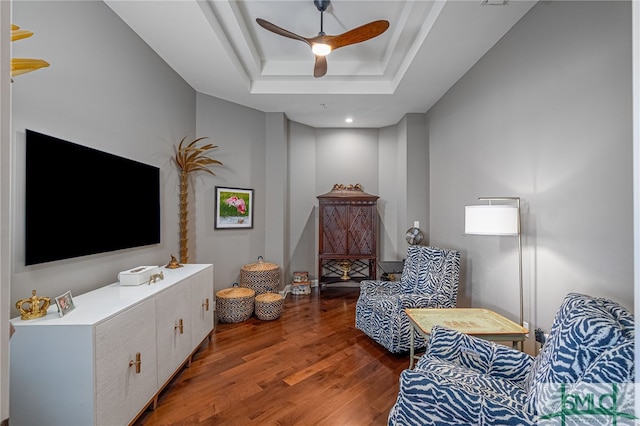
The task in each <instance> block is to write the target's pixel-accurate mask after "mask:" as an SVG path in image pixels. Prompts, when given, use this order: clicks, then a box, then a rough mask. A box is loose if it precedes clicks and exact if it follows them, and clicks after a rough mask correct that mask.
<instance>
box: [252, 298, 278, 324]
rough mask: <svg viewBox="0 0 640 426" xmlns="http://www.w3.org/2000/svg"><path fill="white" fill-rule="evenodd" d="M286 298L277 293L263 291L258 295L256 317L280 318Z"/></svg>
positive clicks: (265, 318) (262, 318) (263, 318)
mask: <svg viewBox="0 0 640 426" xmlns="http://www.w3.org/2000/svg"><path fill="white" fill-rule="evenodd" d="M283 305H284V299H283V297H282V296H281V295H279V294H277V293H263V294H259V295H257V296H256V317H258V319H261V320H263V321H270V320H274V319H278V318H279V317H280V314H281V313H282V306H283Z"/></svg>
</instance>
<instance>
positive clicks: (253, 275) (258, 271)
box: [240, 256, 280, 295]
mask: <svg viewBox="0 0 640 426" xmlns="http://www.w3.org/2000/svg"><path fill="white" fill-rule="evenodd" d="M279 285H280V267H279V266H278V265H276V264H275V263H270V262H265V261H264V260H263V259H262V256H260V257H258V262H257V263H249V264H247V265H244V266H243V267H242V268H241V270H240V287H247V288H250V289H252V290H254V291H255V292H256V295H258V294H264V293H277V292H278V286H279Z"/></svg>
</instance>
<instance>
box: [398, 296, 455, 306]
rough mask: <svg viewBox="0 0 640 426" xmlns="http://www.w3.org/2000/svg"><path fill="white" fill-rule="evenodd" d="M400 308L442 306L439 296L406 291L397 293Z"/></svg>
mask: <svg viewBox="0 0 640 426" xmlns="http://www.w3.org/2000/svg"><path fill="white" fill-rule="evenodd" d="M398 299H399V301H400V305H401V308H402V309H407V308H444V307H449V306H448V305H447V306H443V305H442V303H441V300H440V298H438V296H437V295H434V294H421V293H408V294H406V293H405V294H398Z"/></svg>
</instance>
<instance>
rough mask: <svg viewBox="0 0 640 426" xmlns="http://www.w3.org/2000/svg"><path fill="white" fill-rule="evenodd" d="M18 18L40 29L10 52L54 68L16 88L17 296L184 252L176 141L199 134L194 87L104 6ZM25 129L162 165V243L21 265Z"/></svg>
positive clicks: (108, 278)
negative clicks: (181, 247)
mask: <svg viewBox="0 0 640 426" xmlns="http://www.w3.org/2000/svg"><path fill="white" fill-rule="evenodd" d="M13 22H14V23H15V24H17V25H19V26H21V27H23V28H25V29H28V30H31V31H33V32H34V33H35V34H34V35H33V36H32V37H31V38H28V39H25V40H20V41H17V42H14V43H13V46H12V47H13V49H14V52H13V55H14V56H16V57H21V56H22V57H35V58H43V59H45V60H47V61H48V62H49V63H50V64H51V66H50V67H48V68H44V69H41V70H38V71H35V72H32V73H29V74H24V75H21V76H18V77H16V78H15V79H14V83H13V84H12V92H13V103H12V112H13V117H12V126H13V135H12V138H13V141H12V143H13V145H12V149H13V154H12V155H13V158H12V164H13V170H12V176H13V185H12V206H13V207H12V212H11V213H12V218H13V226H12V229H13V247H12V253H13V267H12V276H11V282H12V284H11V300H13V301H16V300H18V299H21V298H24V297H28V296H30V295H31V290H32V289H36V290H38V293H39V294H40V295H42V296H49V297H52V298H53V297H55V296H58V295H60V294H62V293H63V292H65V291H67V290H71V292H72V294H81V293H84V292H86V291H88V290H92V289H94V288H97V287H101V286H104V285H107V284H110V283H113V282H115V281H117V274H118V272H120V271H122V270H125V269H129V268H131V267H134V266H138V265H162V264H166V263H167V262H168V260H169V256H170V254H172V253H173V254H178V248H179V246H178V194H179V188H178V175H177V171H176V167H175V166H174V165H173V163H172V162H171V159H172V156H173V145H176V144H177V143H178V142H179V141H180V139H181V138H182V137H183V136H185V135H189V134H191V135H193V134H194V133H195V117H196V113H195V109H196V96H195V92H194V91H193V89H191V87H190V86H188V85H187V84H186V83H185V82H184V81H183V80H182V79H181V78H180V77H179V76H178V75H177V74H175V73H174V72H173V70H172V69H171V68H169V66H167V65H166V64H165V63H164V62H163V61H162V60H161V59H160V58H159V57H158V56H157V55H156V54H155V53H154V52H153V51H152V50H151V49H150V48H149V47H148V46H147V45H146V44H145V43H144V42H142V41H141V40H140V39H139V38H138V37H137V36H136V35H135V34H134V33H133V32H132V31H131V30H130V29H129V28H128V27H127V26H126V25H125V24H124V23H123V22H122V21H121V20H120V18H118V17H117V16H116V15H115V14H114V13H113V12H112V11H111V9H109V8H108V7H107V6H106V5H105V4H104V3H102V2H98V1H90V2H80V1H70V2H58V1H17V2H14V4H13ZM27 128H28V129H32V130H36V131H39V132H42V133H45V134H49V135H52V136H55V137H59V138H62V139H66V140H69V141H72V142H76V143H79V144H81V145H86V146H90V147H93V148H97V149H100V150H103V151H107V152H110V153H113V154H117V155H120V156H123V157H127V158H131V159H134V160H137V161H141V162H144V163H147V164H151V165H154V166H157V167H160V169H161V180H162V183H161V191H162V193H161V211H162V225H161V236H162V241H161V243H160V244H159V245H157V246H152V247H145V248H138V249H128V250H120V251H117V252H113V253H107V254H98V255H92V256H85V257H81V258H76V259H71V260H62V261H57V262H49V263H45V264H41V265H36V266H30V267H25V266H24V207H23V206H24V170H25V164H24V155H25V129H27ZM51 161H56V159H55V158H52V159H51ZM81 179H82V177H81V176H79V177H78V180H79V182H78V185H80V184H81V182H80V181H81ZM125 189H126V188H123V190H125ZM69 231H70V232H86V230H69ZM52 244H55V242H52ZM15 315H17V311H16V310H15V309H13V311H12V316H15Z"/></svg>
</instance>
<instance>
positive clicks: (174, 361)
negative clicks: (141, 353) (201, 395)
mask: <svg viewBox="0 0 640 426" xmlns="http://www.w3.org/2000/svg"><path fill="white" fill-rule="evenodd" d="M190 281H191V278H189V279H186V280H183V281H182V282H180V283H178V284H176V285H174V286H171V287H169V288H168V289H166V290H164V291H162V293H159V294H158V295H157V296H156V318H157V323H156V327H157V334H158V340H157V341H158V384H159V385H160V386H162V385H163V384H164V383H165V382H166V381H167V380H168V379H169V377H171V375H172V374H173V372H174V371H176V370H177V369H178V367H179V366H180V364H182V363H183V362H184V360H185V359H187V357H188V356H189V354H190V353H191V313H190V312H189V299H190V287H191V285H190Z"/></svg>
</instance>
